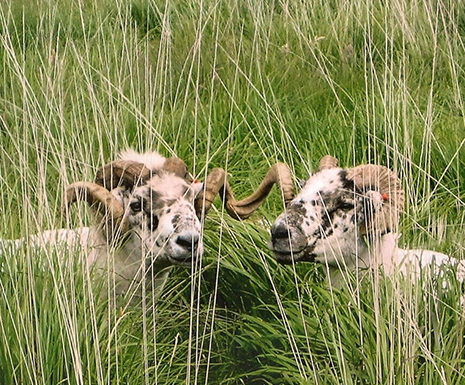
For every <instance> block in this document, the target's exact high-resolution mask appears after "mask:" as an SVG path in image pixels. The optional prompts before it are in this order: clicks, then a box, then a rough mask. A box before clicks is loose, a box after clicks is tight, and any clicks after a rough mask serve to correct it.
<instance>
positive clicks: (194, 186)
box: [191, 179, 203, 197]
mask: <svg viewBox="0 0 465 385" xmlns="http://www.w3.org/2000/svg"><path fill="white" fill-rule="evenodd" d="M191 189H192V190H193V191H194V193H195V197H197V195H199V193H200V192H201V191H202V190H203V182H200V181H198V180H197V179H195V180H194V181H193V182H192V184H191Z"/></svg>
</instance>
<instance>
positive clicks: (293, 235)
mask: <svg viewBox="0 0 465 385" xmlns="http://www.w3.org/2000/svg"><path fill="white" fill-rule="evenodd" d="M403 205H404V193H403V190H402V187H401V183H400V180H399V178H398V177H397V175H396V174H395V173H394V172H393V171H391V170H389V169H387V168H386V167H383V166H377V165H361V166H358V167H354V168H350V169H342V168H338V167H337V159H335V158H333V157H331V156H326V157H324V158H323V159H322V160H321V161H320V167H319V170H318V172H316V173H315V174H314V175H312V176H311V177H310V178H309V179H308V180H307V181H306V182H305V184H304V185H303V187H302V190H301V191H300V192H299V193H298V195H297V196H296V197H295V199H293V200H292V201H291V202H290V204H289V205H288V207H287V209H286V211H285V212H284V213H282V214H281V215H280V216H279V217H278V218H277V219H276V221H275V223H274V224H273V226H272V228H271V240H270V245H269V246H270V249H271V250H272V251H273V252H274V254H275V257H276V259H277V260H278V261H279V262H281V263H292V262H293V261H294V262H298V261H310V262H314V261H315V262H325V263H327V264H329V265H331V264H337V263H339V262H340V261H339V260H338V259H339V258H344V256H346V255H348V254H351V256H353V255H355V254H356V253H357V246H356V241H357V240H358V239H360V238H361V237H362V236H363V235H366V236H368V239H369V240H370V239H373V237H374V236H376V235H380V234H384V233H386V232H390V231H392V230H393V229H395V227H396V226H397V224H398V221H399V215H400V212H401V211H402V209H403Z"/></svg>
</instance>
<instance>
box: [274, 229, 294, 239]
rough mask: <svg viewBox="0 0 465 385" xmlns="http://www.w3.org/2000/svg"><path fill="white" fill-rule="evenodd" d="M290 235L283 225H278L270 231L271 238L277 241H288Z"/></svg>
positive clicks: (289, 231)
mask: <svg viewBox="0 0 465 385" xmlns="http://www.w3.org/2000/svg"><path fill="white" fill-rule="evenodd" d="M290 235H291V230H290V229H289V228H287V227H286V226H284V225H278V226H276V227H273V228H272V229H271V237H272V238H273V239H275V240H277V239H288V238H289V237H290Z"/></svg>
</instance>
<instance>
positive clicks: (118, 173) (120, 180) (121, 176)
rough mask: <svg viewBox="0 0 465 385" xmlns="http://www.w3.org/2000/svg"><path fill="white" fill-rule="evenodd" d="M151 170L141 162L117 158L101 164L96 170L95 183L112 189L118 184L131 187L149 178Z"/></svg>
mask: <svg viewBox="0 0 465 385" xmlns="http://www.w3.org/2000/svg"><path fill="white" fill-rule="evenodd" d="M151 175H152V172H151V171H150V170H149V169H148V168H147V167H145V166H144V164H142V163H138V162H133V161H127V160H117V161H114V162H111V163H109V164H107V165H105V166H103V167H102V168H101V169H100V170H98V171H97V176H96V177H95V183H97V184H98V185H100V186H103V187H105V188H106V189H107V190H112V189H114V188H115V187H118V186H121V185H122V186H125V187H127V188H133V187H134V186H135V185H138V184H140V183H141V182H143V181H144V180H146V179H149V178H150V177H151Z"/></svg>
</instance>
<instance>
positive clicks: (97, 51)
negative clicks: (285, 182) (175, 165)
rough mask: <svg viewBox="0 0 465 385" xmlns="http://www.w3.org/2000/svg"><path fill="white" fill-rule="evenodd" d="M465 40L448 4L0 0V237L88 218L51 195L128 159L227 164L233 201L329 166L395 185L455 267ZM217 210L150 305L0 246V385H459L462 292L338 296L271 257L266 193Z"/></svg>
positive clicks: (464, 158)
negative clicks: (196, 261)
mask: <svg viewBox="0 0 465 385" xmlns="http://www.w3.org/2000/svg"><path fill="white" fill-rule="evenodd" d="M464 36H465V4H464V2H463V1H452V0H450V1H443V0H434V1H433V0H426V1H423V0H421V1H419V0H411V1H406V0H405V1H404V0H398V1H393V2H378V1H360V0H354V1H340V0H334V1H299V0H286V1H278V0H276V1H273V0H270V1H265V0H254V1H252V0H250V1H240V0H228V1H210V0H203V1H199V2H194V1H188V0H181V1H173V2H169V1H165V2H163V1H149V0H130V1H123V0H106V1H74V0H64V1H60V2H55V1H48V0H28V1H26V0H24V1H20V0H6V1H2V2H1V4H0V66H1V67H0V74H1V79H0V143H1V146H0V186H1V187H0V216H1V221H0V234H1V237H2V238H16V237H20V236H26V235H28V234H33V233H36V232H38V231H41V230H44V229H49V228H57V227H62V226H69V225H76V226H77V225H78V224H82V223H89V221H90V216H89V215H88V212H87V211H85V210H82V209H81V210H74V211H73V212H74V214H73V218H72V221H71V222H72V223H71V224H70V223H69V222H67V221H66V220H65V219H64V218H63V215H62V213H61V211H60V205H61V203H62V194H63V191H64V187H65V186H66V185H67V184H68V183H70V182H73V181H76V180H91V179H92V178H93V175H94V173H95V171H96V170H97V168H98V167H100V166H101V165H102V164H104V162H106V161H108V160H110V159H114V157H115V155H116V153H117V152H118V151H119V150H121V149H125V148H127V147H132V148H135V149H138V150H146V149H153V150H158V151H160V152H161V153H162V154H164V155H170V154H173V153H176V154H177V155H178V156H180V157H181V158H183V159H184V160H185V161H186V162H187V163H188V165H189V167H190V169H191V170H193V171H194V172H195V174H196V175H197V176H198V177H199V178H203V177H204V176H205V174H206V172H207V170H208V169H211V168H212V167H218V166H221V167H224V168H227V170H228V172H229V173H230V175H231V182H232V185H233V188H234V190H235V192H236V193H237V195H238V196H239V197H242V196H245V195H248V194H249V193H250V192H251V191H252V190H253V189H254V188H255V187H256V186H257V185H258V184H259V182H260V180H261V178H262V177H263V175H264V174H265V172H266V170H267V169H268V167H269V165H270V164H272V163H273V162H275V161H277V160H279V161H284V162H287V163H288V164H289V165H290V166H291V168H292V170H293V172H294V175H295V176H296V178H304V177H305V176H306V175H308V174H309V173H310V172H311V171H313V170H315V167H316V165H317V163H318V160H319V158H320V157H321V156H323V155H326V154H332V155H335V156H337V157H338V158H339V159H340V164H341V165H342V166H352V165H355V164H359V163H364V162H374V163H380V164H383V165H387V166H389V167H391V168H393V169H395V170H396V171H397V172H398V173H399V175H400V177H401V178H402V181H403V185H404V187H405V190H406V195H407V205H406V212H405V214H404V215H403V217H402V222H401V224H400V231H401V232H402V238H401V243H402V244H403V245H408V246H412V247H416V246H422V247H425V246H426V247H429V248H433V249H436V250H439V251H442V252H445V253H448V254H450V255H452V256H454V257H456V258H465V251H464V250H465V240H464V233H465V226H464V223H465V210H464V200H465V187H464V183H465V125H464V116H465V106H464V100H463V97H464V90H465V88H464V84H465V73H464V68H463V63H465V46H464V40H465V39H464ZM216 207H217V209H216V210H212V211H211V212H210V213H209V217H208V221H207V223H206V225H205V231H204V237H205V246H206V250H205V257H204V259H203V261H202V266H201V267H199V268H198V269H194V271H187V270H186V269H180V268H179V269H176V270H175V271H174V273H173V274H172V275H171V279H170V282H169V284H168V286H167V288H166V290H165V291H164V294H163V296H162V298H161V299H160V301H159V302H158V303H157V304H156V306H155V307H153V306H152V305H151V301H150V299H151V298H150V295H148V297H147V299H146V301H144V303H143V304H141V306H131V307H126V308H122V307H118V306H108V304H107V302H106V301H105V300H104V299H102V298H101V297H100V296H97V295H95V294H94V292H93V291H92V290H91V288H90V280H91V277H89V276H88V275H87V273H86V270H85V268H84V267H83V266H82V263H79V255H76V256H68V260H69V261H70V262H69V263H68V264H67V265H66V266H64V265H62V264H59V263H57V259H58V257H57V255H55V253H53V254H45V253H42V254H40V253H39V252H37V251H35V250H33V249H30V248H23V249H22V250H20V251H19V252H17V253H14V254H3V255H2V256H0V259H1V260H0V263H1V265H2V269H1V270H0V383H1V384H68V383H69V384H181V383H189V384H190V383H192V384H194V383H195V384H201V383H210V384H321V385H323V384H422V385H423V384H463V383H465V365H464V359H465V351H464V339H463V335H464V330H465V320H464V317H463V310H462V307H461V306H460V305H459V303H458V298H459V291H460V290H461V288H460V287H456V286H455V285H453V287H452V289H451V290H450V291H449V292H447V293H442V294H441V295H440V296H439V298H437V297H436V298H435V297H434V296H433V295H431V292H432V291H434V286H435V285H439V286H440V283H438V282H426V283H424V284H422V285H417V286H412V285H409V284H408V283H398V282H391V280H389V279H385V278H383V277H382V276H380V275H378V274H372V275H371V279H366V280H364V281H362V282H359V281H358V280H357V277H351V279H350V281H349V285H348V287H347V288H345V289H344V290H331V289H330V288H328V286H327V285H326V284H325V281H324V271H322V270H321V269H320V268H318V267H317V266H314V265H310V264H306V265H298V266H296V267H295V268H292V267H283V266H278V265H277V264H276V263H275V262H274V260H273V258H272V256H271V254H270V252H269V251H268V250H267V246H266V241H267V238H268V229H267V226H266V225H264V224H263V220H262V218H266V219H268V220H270V221H272V220H273V219H274V218H275V217H276V216H277V215H278V214H279V212H280V211H281V210H282V207H283V205H282V202H281V200H280V197H279V194H278V193H277V192H276V191H274V192H273V193H272V194H271V197H270V199H269V200H268V201H267V202H266V204H265V205H264V206H263V207H262V208H261V209H260V210H259V212H257V213H256V214H255V215H254V216H253V217H252V218H251V219H250V220H247V221H245V222H242V223H240V222H235V221H234V220H232V219H230V218H229V217H227V216H226V215H224V213H223V212H222V210H221V209H220V205H219V202H216ZM56 254H60V250H57V253H56ZM93 285H98V282H94V283H93Z"/></svg>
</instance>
